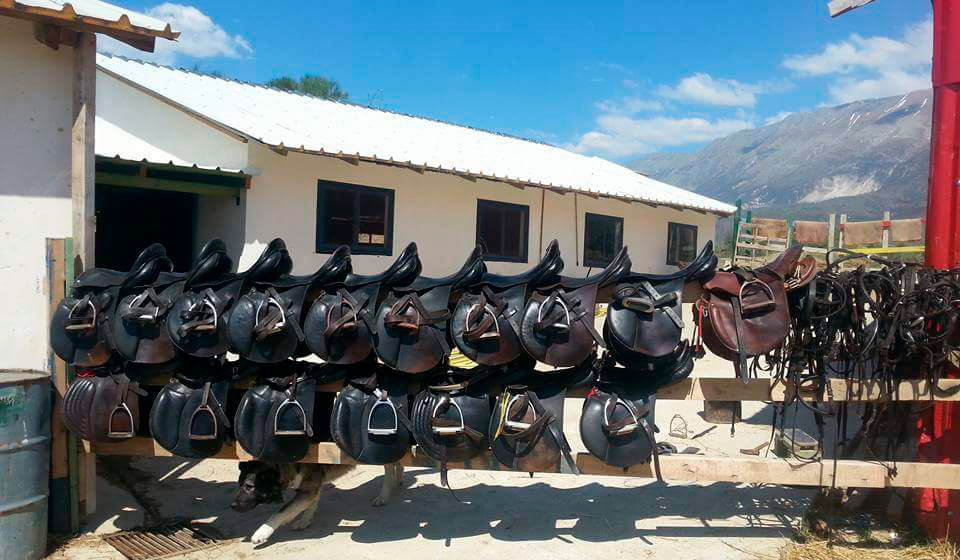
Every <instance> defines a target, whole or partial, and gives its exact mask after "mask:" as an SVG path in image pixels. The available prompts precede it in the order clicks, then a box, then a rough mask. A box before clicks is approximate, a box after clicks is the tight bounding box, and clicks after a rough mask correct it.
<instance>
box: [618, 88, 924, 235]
mask: <svg viewBox="0 0 960 560" xmlns="http://www.w3.org/2000/svg"><path fill="white" fill-rule="evenodd" d="M932 106H933V95H932V93H931V91H930V90H925V91H914V92H911V93H908V94H906V95H903V96H898V97H887V98H883V99H870V100H865V101H856V102H853V103H848V104H846V105H840V106H838V107H829V108H823V109H818V110H816V111H812V112H806V113H794V114H791V115H789V116H788V117H787V118H785V119H783V120H782V121H780V122H777V123H774V124H771V125H768V126H764V127H761V128H755V129H751V130H744V131H741V132H737V133H735V134H731V135H730V136H727V137H725V138H721V139H719V140H715V141H713V142H711V143H710V144H708V145H706V146H705V147H703V148H702V149H700V150H699V151H696V152H692V153H682V154H681V153H669V154H650V155H647V156H644V157H642V158H640V159H638V160H636V161H633V162H631V163H629V164H628V166H629V167H631V168H632V169H636V170H637V171H640V172H642V173H644V174H647V175H649V176H651V177H653V178H655V179H659V180H661V181H665V182H667V183H670V184H673V185H677V186H679V187H683V188H687V189H690V190H694V191H696V192H698V193H700V194H703V195H706V196H710V197H713V198H716V199H719V200H723V201H727V202H731V203H732V202H734V201H736V200H737V199H741V200H743V204H744V207H745V208H752V209H755V210H754V215H760V216H767V217H786V216H787V215H789V214H792V215H793V216H794V217H797V218H816V219H825V216H826V215H827V214H829V213H831V212H835V213H846V214H848V215H849V216H850V218H851V219H854V220H860V219H866V218H876V217H879V216H882V214H883V212H884V210H889V211H890V212H891V213H892V214H893V216H894V217H902V218H912V217H917V216H922V215H923V214H924V212H925V209H926V202H927V201H926V193H927V188H926V187H927V175H928V169H929V157H930V119H931V109H932Z"/></svg>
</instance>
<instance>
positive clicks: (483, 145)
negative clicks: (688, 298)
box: [96, 55, 735, 275]
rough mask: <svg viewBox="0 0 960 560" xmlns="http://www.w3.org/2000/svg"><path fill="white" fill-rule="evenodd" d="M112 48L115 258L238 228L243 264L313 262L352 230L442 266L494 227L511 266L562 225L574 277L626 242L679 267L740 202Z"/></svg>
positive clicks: (232, 233)
mask: <svg viewBox="0 0 960 560" xmlns="http://www.w3.org/2000/svg"><path fill="white" fill-rule="evenodd" d="M97 64H98V69H99V72H98V75H97V95H98V97H99V100H100V107H99V109H100V110H99V111H98V113H97V142H96V152H97V155H98V160H97V191H98V193H97V194H98V196H97V202H98V226H97V254H98V262H99V263H100V264H102V265H104V264H107V259H109V264H110V265H113V266H118V267H123V266H127V265H128V263H129V262H130V261H131V260H132V259H133V257H134V254H135V252H136V250H137V249H139V248H142V247H143V246H145V245H146V243H148V242H150V241H161V242H164V243H166V244H167V245H168V250H169V251H170V252H171V253H172V254H173V257H174V260H175V261H179V262H178V264H179V265H180V266H181V267H186V266H187V265H188V263H189V260H190V258H191V256H192V254H193V252H195V251H196V250H197V248H198V247H199V244H200V243H202V241H203V240H205V239H207V238H209V237H213V236H220V237H223V238H224V239H225V240H226V241H227V242H228V245H229V246H230V249H231V251H232V252H233V253H234V254H240V253H241V252H242V257H241V258H240V259H239V260H240V266H241V268H242V267H244V266H246V265H248V264H249V263H251V262H252V261H253V260H254V259H255V258H256V256H257V255H258V254H259V252H260V250H261V248H262V247H263V245H264V244H265V243H266V242H268V241H269V240H270V239H271V238H273V237H282V238H283V239H284V240H285V241H286V242H287V245H288V247H290V249H291V251H292V254H293V257H294V263H295V270H296V272H298V273H306V272H311V271H313V270H315V269H316V268H317V267H318V266H319V265H320V264H321V263H322V262H323V261H324V260H325V259H326V257H327V255H328V254H329V253H330V251H331V250H332V248H333V247H335V246H337V245H338V244H341V243H346V244H348V245H351V247H352V250H353V254H354V255H357V256H356V257H355V258H354V263H355V268H356V269H357V270H358V271H360V272H363V273H371V272H374V271H378V270H382V269H384V268H386V267H387V266H388V263H389V262H390V261H391V260H392V259H393V256H394V255H397V254H398V253H399V251H400V250H402V248H403V247H404V245H406V244H407V243H408V242H410V241H416V242H417V244H418V245H419V247H420V254H421V258H422V259H423V262H424V272H425V273H426V274H429V275H439V274H444V273H448V272H450V271H453V270H454V269H456V268H457V267H458V266H459V265H460V264H461V263H462V261H463V259H465V258H466V256H467V254H468V253H469V251H470V250H471V249H472V248H473V246H474V245H475V244H476V243H478V242H482V243H483V244H484V246H485V249H486V251H485V252H486V255H487V257H488V259H489V260H490V261H491V265H490V268H491V269H492V270H495V271H497V272H504V273H510V272H517V271H521V270H524V269H526V268H529V267H530V266H531V264H532V263H533V262H535V261H536V260H537V259H538V255H539V254H540V252H541V249H542V248H543V247H544V246H545V245H546V243H548V242H549V241H550V240H551V239H553V238H557V239H559V240H560V244H561V250H562V253H563V255H564V260H565V262H566V269H565V270H566V274H569V275H584V274H586V273H588V271H589V270H590V269H591V268H593V270H596V267H599V266H603V265H604V264H605V261H606V260H607V259H608V258H609V257H610V255H612V254H613V253H615V252H616V250H617V249H619V247H620V245H621V244H623V245H627V246H629V249H630V255H631V258H632V260H633V263H634V270H641V271H666V270H671V269H674V266H675V265H676V263H677V261H678V260H679V261H683V260H689V259H690V258H692V255H693V254H694V253H695V252H696V250H698V249H699V248H700V247H702V246H703V244H704V243H705V242H706V241H707V240H709V239H712V238H713V235H714V224H715V220H716V217H717V216H725V215H729V214H730V213H732V212H733V211H734V210H735V209H734V207H733V206H730V205H728V204H724V203H722V202H718V201H716V200H712V199H709V198H706V197H703V196H700V195H697V194H695V193H692V192H689V191H686V190H683V189H680V188H677V187H673V186H670V185H667V184H664V183H661V182H658V181H655V180H653V179H651V178H649V177H646V176H644V175H642V174H639V173H636V172H634V171H631V170H629V169H627V168H625V167H622V166H620V165H617V164H614V163H611V162H609V161H606V160H603V159H600V158H596V157H588V156H583V155H579V154H574V153H571V152H568V151H566V150H563V149H560V148H556V147H553V146H549V145H545V144H541V143H537V142H531V141H527V140H522V139H518V138H513V137H510V136H504V135H501V134H495V133H491V132H485V131H481V130H476V129H472V128H467V127H463V126H456V125H452V124H448V123H443V122H438V121H434V120H429V119H424V118H419V117H413V116H408V115H401V114H397V113H392V112H388V111H383V110H377V109H371V108H367V107H361V106H357V105H352V104H346V103H337V102H332V101H326V100H321V99H317V98H313V97H309V96H304V95H299V94H294V93H288V92H283V91H279V90H275V89H271V88H267V87H264V86H260V85H254V84H247V83H241V82H237V81H233V80H226V79H221V78H217V77H212V76H208V75H202V74H197V73H193V72H189V71H184V70H178V69H172V68H167V67H163V66H157V65H154V64H149V63H143V62H138V61H133V60H128V59H124V58H118V57H112V56H105V55H99V56H98V58H97ZM132 189H135V190H132ZM144 189H150V190H152V191H153V194H150V195H149V198H146V197H147V193H149V191H147V190H144ZM173 191H179V192H173ZM224 195H226V196H224ZM138 201H140V202H138ZM130 204H136V208H130V206H129V205H130ZM125 208H128V209H130V210H132V212H130V214H132V215H133V216H134V218H133V219H127V218H125V217H123V215H122V213H121V210H123V209H125ZM145 214H147V215H150V216H155V219H154V218H153V217H146V218H145V217H144V215H145ZM101 255H103V257H102V258H101Z"/></svg>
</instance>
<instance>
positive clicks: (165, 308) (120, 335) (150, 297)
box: [113, 239, 227, 364]
mask: <svg viewBox="0 0 960 560" xmlns="http://www.w3.org/2000/svg"><path fill="white" fill-rule="evenodd" d="M226 252H227V247H226V245H225V244H224V242H223V241H222V240H220V239H211V240H210V241H208V242H207V243H205V244H204V246H203V248H202V249H201V250H200V254H199V255H197V258H196V259H195V260H194V263H193V267H192V268H191V269H190V271H189V272H186V273H175V272H161V273H160V275H159V276H158V277H157V279H156V280H155V281H154V282H153V283H152V284H150V285H149V286H148V287H146V288H143V289H141V290H138V291H137V292H136V293H131V294H129V295H127V296H125V297H124V298H123V299H121V300H120V303H119V304H118V305H117V310H116V314H115V317H114V320H113V341H114V345H115V346H116V350H117V352H118V353H119V354H120V355H121V356H123V357H124V358H125V359H126V360H129V361H130V362H133V363H138V364H163V363H167V362H169V361H171V360H173V359H174V358H175V357H176V356H177V349H176V346H174V344H173V341H172V340H170V334H169V333H168V332H167V325H166V323H167V313H168V312H169V311H170V309H171V308H172V307H173V302H174V301H176V299H177V298H178V297H180V294H181V293H183V286H184V284H185V283H186V281H187V279H191V280H192V281H199V280H203V279H207V278H211V277H212V276H213V275H215V274H217V271H216V270H215V269H212V268H211V267H209V266H206V263H207V262H208V260H210V259H212V258H220V255H226Z"/></svg>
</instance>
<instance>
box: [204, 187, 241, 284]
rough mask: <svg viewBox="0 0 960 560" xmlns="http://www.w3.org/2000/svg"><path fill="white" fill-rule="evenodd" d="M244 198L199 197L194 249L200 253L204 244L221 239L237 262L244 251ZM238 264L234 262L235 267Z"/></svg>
mask: <svg viewBox="0 0 960 560" xmlns="http://www.w3.org/2000/svg"><path fill="white" fill-rule="evenodd" d="M245 207H246V205H245V201H244V197H239V198H237V197H232V196H212V195H200V196H197V231H196V237H195V238H194V243H193V245H194V247H195V250H196V251H199V250H200V248H201V247H202V246H203V244H204V243H206V242H207V241H209V240H210V239H213V238H214V237H219V238H220V239H222V240H223V241H224V242H225V243H226V244H227V252H228V253H229V254H230V255H231V256H232V257H233V258H234V261H236V259H237V256H238V255H240V253H241V252H242V251H243V249H244V239H243V224H244V211H245ZM236 265H237V263H236V262H234V267H236Z"/></svg>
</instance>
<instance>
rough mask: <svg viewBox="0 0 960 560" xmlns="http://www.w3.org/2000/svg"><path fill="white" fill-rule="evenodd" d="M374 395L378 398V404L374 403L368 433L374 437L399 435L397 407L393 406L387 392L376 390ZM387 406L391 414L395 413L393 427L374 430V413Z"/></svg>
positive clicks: (368, 419) (368, 423)
mask: <svg viewBox="0 0 960 560" xmlns="http://www.w3.org/2000/svg"><path fill="white" fill-rule="evenodd" d="M374 394H375V395H376V396H377V402H375V403H373V406H372V407H371V408H370V414H369V415H368V416H367V433H368V434H370V435H374V436H392V435H395V434H396V433H397V431H399V429H400V416H399V415H398V413H397V407H396V405H394V404H393V401H391V400H390V398H389V397H388V396H387V392H386V391H383V390H381V389H375V390H374ZM381 406H385V407H387V408H388V409H390V412H392V413H393V426H389V427H386V428H374V427H373V413H374V412H376V410H377V408H379V407H381Z"/></svg>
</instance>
